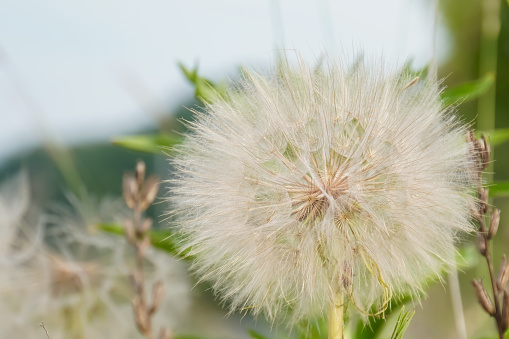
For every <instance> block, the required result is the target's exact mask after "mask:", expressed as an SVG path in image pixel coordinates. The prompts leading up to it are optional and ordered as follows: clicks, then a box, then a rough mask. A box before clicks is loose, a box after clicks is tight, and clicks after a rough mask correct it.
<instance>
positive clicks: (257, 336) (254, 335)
mask: <svg viewBox="0 0 509 339" xmlns="http://www.w3.org/2000/svg"><path fill="white" fill-rule="evenodd" d="M247 332H248V333H249V336H250V337H251V338H253V339H268V338H267V337H265V336H263V335H261V334H260V333H258V332H256V331H255V330H249V331H247Z"/></svg>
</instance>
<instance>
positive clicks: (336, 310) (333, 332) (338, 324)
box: [329, 293, 344, 339]
mask: <svg viewBox="0 0 509 339" xmlns="http://www.w3.org/2000/svg"><path fill="white" fill-rule="evenodd" d="M343 308H344V297H343V294H342V293H338V294H336V296H335V297H334V300H333V301H332V303H331V307H330V310H329V339H343V326H344V323H343V322H344V321H343V317H344V310H343Z"/></svg>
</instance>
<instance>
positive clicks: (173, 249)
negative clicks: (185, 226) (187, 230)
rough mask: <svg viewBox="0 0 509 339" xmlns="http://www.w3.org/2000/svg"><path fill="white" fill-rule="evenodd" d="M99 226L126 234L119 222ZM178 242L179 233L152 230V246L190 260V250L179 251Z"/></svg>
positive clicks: (116, 232) (99, 227) (105, 229)
mask: <svg viewBox="0 0 509 339" xmlns="http://www.w3.org/2000/svg"><path fill="white" fill-rule="evenodd" d="M97 228H98V229H100V230H102V231H105V232H108V233H112V234H117V235H122V236H123V235H124V227H123V226H122V225H119V224H112V223H101V224H98V225H97ZM177 242H178V237H177V235H176V234H174V233H172V232H171V231H169V230H166V231H151V232H150V243H151V244H152V246H154V247H155V248H157V249H160V250H163V251H165V252H168V253H170V254H171V255H173V256H176V257H179V258H182V259H186V260H189V259H190V258H191V257H190V256H189V255H187V254H188V252H189V251H179V249H178V246H177Z"/></svg>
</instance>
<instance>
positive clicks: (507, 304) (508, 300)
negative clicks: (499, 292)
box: [502, 290, 509, 332]
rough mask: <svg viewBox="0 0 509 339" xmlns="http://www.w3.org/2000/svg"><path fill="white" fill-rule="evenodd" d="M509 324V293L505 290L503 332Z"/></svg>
mask: <svg viewBox="0 0 509 339" xmlns="http://www.w3.org/2000/svg"><path fill="white" fill-rule="evenodd" d="M508 326H509V294H508V293H507V291H506V290H504V298H503V299H502V332H505V331H506V330H507V327H508Z"/></svg>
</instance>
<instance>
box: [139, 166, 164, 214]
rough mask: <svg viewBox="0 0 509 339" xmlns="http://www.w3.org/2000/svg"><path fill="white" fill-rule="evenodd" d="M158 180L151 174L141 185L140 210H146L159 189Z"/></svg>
mask: <svg viewBox="0 0 509 339" xmlns="http://www.w3.org/2000/svg"><path fill="white" fill-rule="evenodd" d="M159 181H160V180H159V178H158V177H156V176H154V175H153V176H150V177H149V178H148V180H147V182H146V183H145V185H144V186H143V190H142V192H141V201H140V209H141V210H142V211H144V210H146V209H147V208H148V207H149V206H150V205H151V204H152V202H154V199H155V198H156V196H157V192H158V191H159Z"/></svg>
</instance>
